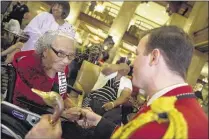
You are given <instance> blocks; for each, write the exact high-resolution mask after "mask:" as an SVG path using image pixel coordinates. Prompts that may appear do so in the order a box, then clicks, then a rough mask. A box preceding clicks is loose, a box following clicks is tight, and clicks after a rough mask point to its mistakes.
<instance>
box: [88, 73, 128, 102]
mask: <svg viewBox="0 0 209 139" xmlns="http://www.w3.org/2000/svg"><path fill="white" fill-rule="evenodd" d="M117 74H118V72H114V73H112V74H110V75H108V76H105V75H104V74H102V72H100V74H99V77H98V79H97V82H96V83H95V85H94V87H93V89H92V90H97V89H100V88H102V87H103V86H105V84H106V83H107V82H108V80H110V79H112V78H115V77H116V76H117ZM125 87H126V88H129V89H130V90H131V91H132V83H131V80H130V79H129V78H127V77H125V76H122V77H121V78H120V85H119V88H118V92H117V98H118V97H120V95H121V92H122V91H123V89H124V88H125Z"/></svg>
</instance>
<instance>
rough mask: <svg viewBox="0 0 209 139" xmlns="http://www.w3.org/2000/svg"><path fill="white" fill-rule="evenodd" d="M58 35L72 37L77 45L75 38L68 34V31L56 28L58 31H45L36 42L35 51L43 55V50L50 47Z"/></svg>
mask: <svg viewBox="0 0 209 139" xmlns="http://www.w3.org/2000/svg"><path fill="white" fill-rule="evenodd" d="M57 36H64V37H67V38H69V39H72V40H73V41H74V46H73V47H75V45H76V44H75V43H76V41H75V39H74V38H73V37H72V36H70V35H69V34H67V33H66V32H63V31H60V30H56V31H47V32H46V33H44V34H43V35H42V36H41V37H40V38H39V39H38V40H37V42H36V43H35V51H36V53H37V54H38V55H42V54H43V52H44V51H45V50H46V49H48V48H50V47H51V45H52V43H53V41H54V40H55V39H56V37H57Z"/></svg>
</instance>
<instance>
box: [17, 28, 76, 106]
mask: <svg viewBox="0 0 209 139" xmlns="http://www.w3.org/2000/svg"><path fill="white" fill-rule="evenodd" d="M74 44H75V41H74V38H72V37H71V35H70V34H68V32H63V31H49V32H46V33H45V34H44V35H43V36H42V37H40V38H39V39H38V41H37V43H36V49H35V50H30V51H22V52H19V53H16V54H15V56H14V60H13V65H14V66H15V68H16V72H17V80H16V85H15V90H14V96H13V103H14V104H16V105H20V106H22V105H21V104H20V103H19V102H17V100H16V98H17V97H25V98H26V99H27V100H30V101H32V102H35V103H38V104H40V105H44V102H43V100H42V98H40V97H39V96H38V95H36V94H35V93H33V92H32V91H31V88H35V89H38V90H42V91H45V92H49V91H51V90H52V88H53V86H55V85H57V86H58V92H59V93H60V95H61V96H62V97H63V99H64V102H65V106H66V107H70V105H71V104H70V101H69V99H68V97H67V89H66V88H67V83H66V74H67V72H68V67H67V65H69V64H70V63H71V61H72V60H73V59H74V56H75V45H74Z"/></svg>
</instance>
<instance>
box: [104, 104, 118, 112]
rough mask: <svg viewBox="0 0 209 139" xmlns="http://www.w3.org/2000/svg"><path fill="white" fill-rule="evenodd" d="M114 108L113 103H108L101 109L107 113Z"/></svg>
mask: <svg viewBox="0 0 209 139" xmlns="http://www.w3.org/2000/svg"><path fill="white" fill-rule="evenodd" d="M114 107H115V106H114V103H113V102H108V103H105V104H104V105H103V106H102V108H104V109H105V110H106V111H109V110H111V109H113V108H114Z"/></svg>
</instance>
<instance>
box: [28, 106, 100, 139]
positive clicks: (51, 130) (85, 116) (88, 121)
mask: <svg viewBox="0 0 209 139" xmlns="http://www.w3.org/2000/svg"><path fill="white" fill-rule="evenodd" d="M62 116H64V117H65V118H67V119H68V120H69V121H74V122H77V123H78V125H80V126H81V127H83V128H90V127H93V126H96V125H97V124H98V123H99V121H100V120H101V118H102V117H101V116H100V115H97V114H96V113H94V112H93V111H92V110H91V109H90V108H79V107H73V108H68V109H67V110H65V111H64V112H63V114H62ZM50 117H51V115H49V114H47V115H43V116H42V117H41V120H40V121H39V122H38V123H37V124H36V125H35V126H34V127H33V128H32V129H31V130H30V131H29V132H28V134H27V135H26V136H25V139H34V138H43V137H44V138H46V139H61V135H62V128H61V120H58V121H56V123H54V124H50V122H49V119H50Z"/></svg>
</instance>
